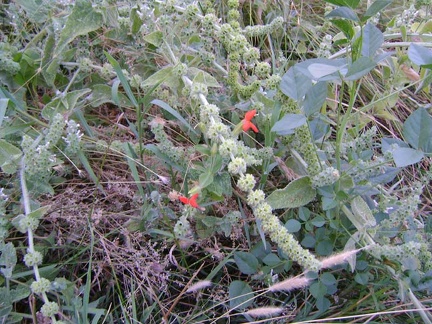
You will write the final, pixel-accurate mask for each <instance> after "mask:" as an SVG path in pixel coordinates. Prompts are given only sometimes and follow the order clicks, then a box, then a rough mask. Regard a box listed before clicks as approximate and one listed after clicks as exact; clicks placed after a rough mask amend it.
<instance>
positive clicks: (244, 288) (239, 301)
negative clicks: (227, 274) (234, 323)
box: [229, 280, 254, 310]
mask: <svg viewBox="0 0 432 324" xmlns="http://www.w3.org/2000/svg"><path fill="white" fill-rule="evenodd" d="M229 299H230V308H231V309H232V310H233V309H238V310H243V309H245V308H247V307H249V306H251V305H252V303H253V302H254V293H253V292H252V289H251V287H250V286H249V285H248V284H247V283H246V282H244V281H240V280H235V281H233V282H231V284H230V286H229Z"/></svg>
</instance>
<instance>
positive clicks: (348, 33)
mask: <svg viewBox="0 0 432 324" xmlns="http://www.w3.org/2000/svg"><path fill="white" fill-rule="evenodd" d="M331 23H332V24H333V25H335V26H336V27H337V28H339V29H340V30H341V31H342V32H343V33H344V35H345V37H346V38H347V39H352V38H353V37H354V35H355V32H354V28H353V26H352V23H351V22H350V21H347V20H345V19H332V20H331Z"/></svg>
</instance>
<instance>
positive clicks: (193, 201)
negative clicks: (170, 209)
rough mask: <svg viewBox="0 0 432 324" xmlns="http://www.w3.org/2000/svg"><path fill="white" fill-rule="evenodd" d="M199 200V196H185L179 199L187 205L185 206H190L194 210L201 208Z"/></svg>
mask: <svg viewBox="0 0 432 324" xmlns="http://www.w3.org/2000/svg"><path fill="white" fill-rule="evenodd" d="M197 198H198V194H197V193H196V194H194V195H192V196H191V197H190V198H187V197H184V196H180V197H179V199H180V201H181V202H182V203H183V204H185V205H190V206H192V207H193V208H200V206H199V205H198V203H197V201H196V200H197Z"/></svg>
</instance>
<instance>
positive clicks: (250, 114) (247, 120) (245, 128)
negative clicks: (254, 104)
mask: <svg viewBox="0 0 432 324" xmlns="http://www.w3.org/2000/svg"><path fill="white" fill-rule="evenodd" d="M255 115H256V109H253V110H250V111H248V112H247V113H246V115H245V117H244V118H243V126H242V128H243V131H245V132H247V131H248V130H249V129H252V130H253V131H254V132H255V133H258V128H257V127H256V126H255V125H254V124H253V123H252V122H251V120H252V118H254V117H255Z"/></svg>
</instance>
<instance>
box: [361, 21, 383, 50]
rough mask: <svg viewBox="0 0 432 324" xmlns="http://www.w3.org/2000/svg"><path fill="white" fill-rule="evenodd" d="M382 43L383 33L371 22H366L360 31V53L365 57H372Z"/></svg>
mask: <svg viewBox="0 0 432 324" xmlns="http://www.w3.org/2000/svg"><path fill="white" fill-rule="evenodd" d="M383 43H384V35H383V33H382V32H381V31H380V30H379V29H378V28H376V27H375V26H374V25H372V24H371V23H367V24H366V26H364V27H363V31H362V50H361V54H362V55H363V56H366V57H372V56H374V55H375V53H376V51H377V50H378V49H379V48H380V47H381V45H382V44H383Z"/></svg>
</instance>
